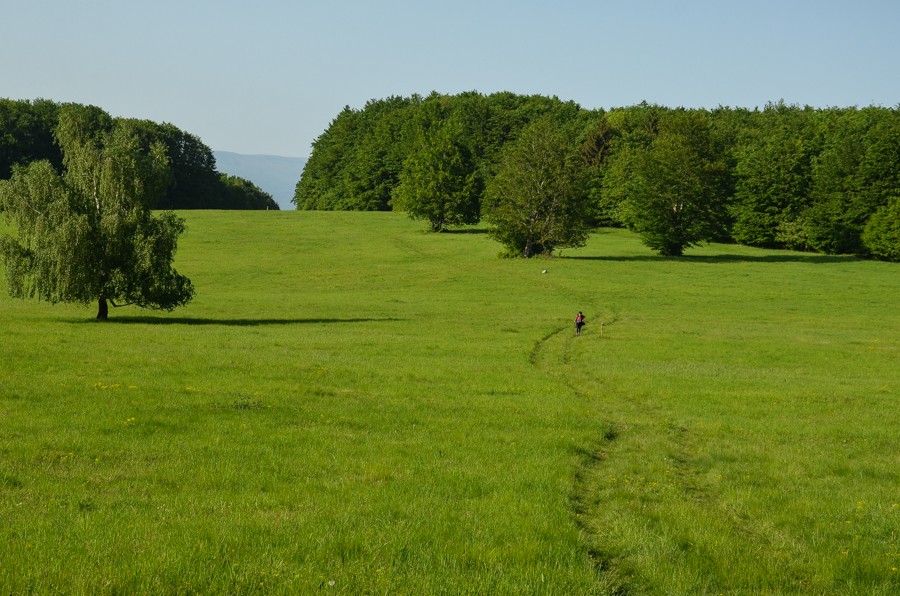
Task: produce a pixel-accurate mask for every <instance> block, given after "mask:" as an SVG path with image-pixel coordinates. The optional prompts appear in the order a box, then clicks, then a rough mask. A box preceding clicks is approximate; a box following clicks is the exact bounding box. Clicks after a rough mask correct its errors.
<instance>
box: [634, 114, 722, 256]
mask: <svg viewBox="0 0 900 596" xmlns="http://www.w3.org/2000/svg"><path fill="white" fill-rule="evenodd" d="M631 162H632V173H633V176H632V177H631V178H630V180H629V181H628V182H627V190H626V193H627V195H626V198H625V200H624V201H623V203H622V205H621V214H622V215H621V216H622V220H623V221H624V222H625V223H626V224H627V225H628V227H629V228H630V229H632V230H634V231H636V232H638V233H639V234H640V235H641V238H642V240H643V241H644V244H646V245H647V246H649V247H650V248H651V249H653V250H655V251H657V252H658V253H659V254H661V255H664V256H681V254H683V252H684V249H685V248H687V247H690V246H694V245H696V244H698V243H700V242H702V241H705V240H710V239H712V238H715V237H718V236H720V235H721V231H722V227H723V224H724V220H725V197H724V196H723V189H724V188H725V186H726V184H725V182H726V177H727V167H726V165H725V164H724V163H723V162H722V160H721V156H719V155H717V154H716V153H715V151H713V147H712V145H711V137H710V134H709V128H708V122H707V117H706V114H705V113H704V112H698V111H694V112H686V111H676V112H672V113H670V114H667V115H665V116H664V117H663V118H662V119H661V120H660V122H659V135H658V136H657V137H656V138H655V139H654V140H653V141H652V143H651V144H650V146H649V148H647V149H643V150H635V151H633V152H632V155H631Z"/></svg>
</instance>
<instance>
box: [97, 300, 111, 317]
mask: <svg viewBox="0 0 900 596" xmlns="http://www.w3.org/2000/svg"><path fill="white" fill-rule="evenodd" d="M97 307H98V308H97V320H98V321H105V320H106V319H107V318H109V305H108V304H107V303H106V298H100V299H99V300H98V301H97Z"/></svg>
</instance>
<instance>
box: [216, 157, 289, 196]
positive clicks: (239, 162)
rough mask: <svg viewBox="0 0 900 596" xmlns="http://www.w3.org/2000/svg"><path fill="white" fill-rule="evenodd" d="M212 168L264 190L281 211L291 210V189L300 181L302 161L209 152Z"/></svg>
mask: <svg viewBox="0 0 900 596" xmlns="http://www.w3.org/2000/svg"><path fill="white" fill-rule="evenodd" d="M213 156H215V158H216V169H217V170H218V171H219V172H222V173H223V174H230V175H232V176H240V177H241V178H245V179H247V180H249V181H250V182H252V183H253V184H255V185H256V186H258V187H260V188H261V189H262V190H264V191H266V192H267V193H269V194H270V195H272V198H273V199H275V202H276V203H278V206H279V207H281V208H282V209H293V208H294V205H293V203H291V199H293V198H294V187H296V186H297V182H298V181H299V180H300V174H301V173H302V172H303V166H305V165H306V159H305V158H303V157H282V156H280V155H244V154H241V153H232V152H230V151H213Z"/></svg>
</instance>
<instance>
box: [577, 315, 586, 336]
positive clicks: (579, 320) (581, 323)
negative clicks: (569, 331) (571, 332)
mask: <svg viewBox="0 0 900 596" xmlns="http://www.w3.org/2000/svg"><path fill="white" fill-rule="evenodd" d="M582 327H584V314H583V313H582V312H581V311H580V310H579V311H578V314H577V315H575V335H581V328H582Z"/></svg>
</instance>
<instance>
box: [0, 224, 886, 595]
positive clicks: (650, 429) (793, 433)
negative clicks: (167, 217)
mask: <svg viewBox="0 0 900 596" xmlns="http://www.w3.org/2000/svg"><path fill="white" fill-rule="evenodd" d="M182 215H183V216H184V217H185V218H186V219H187V224H188V230H187V232H186V233H185V234H184V236H183V237H182V238H181V241H180V244H179V252H178V255H177V261H176V267H177V268H178V270H179V272H181V273H183V274H185V275H187V276H188V277H190V278H191V280H192V281H193V283H194V285H195V287H196V288H197V296H196V298H195V300H194V301H193V302H192V303H191V304H190V305H188V306H187V307H185V308H182V309H179V310H176V311H174V312H172V313H156V312H149V311H142V310H140V309H136V308H131V307H126V308H120V309H111V312H110V320H109V322H107V323H96V322H94V321H93V317H94V315H95V314H96V306H95V305H89V306H80V305H49V304H45V303H40V302H36V301H20V300H12V299H10V298H9V297H8V296H7V295H6V288H5V285H0V329H2V343H0V593H3V594H7V593H10V594H19V593H42V594H43V593H84V594H88V593H89V594H112V593H235V594H247V593H286V594H287V593H311V592H320V591H321V592H323V593H334V594H359V593H378V594H382V593H383V594H401V593H404V594H432V593H446V594H457V593H479V594H490V593H515V594H520V593H538V594H613V593H619V594H624V593H629V594H645V593H646V594H704V593H708V594H717V593H732V594H785V593H796V594H808V593H814V594H897V593H898V592H900V571H898V568H900V407H898V399H900V267H898V265H896V264H888V263H881V262H875V261H865V260H859V259H855V258H849V257H827V256H821V255H811V254H802V253H791V252H780V251H765V250H759V249H751V248H746V247H741V246H726V245H709V246H705V247H702V248H696V249H692V250H689V251H688V253H687V256H686V257H684V258H680V259H667V258H662V257H656V256H653V255H652V254H651V253H650V251H649V250H647V249H646V248H645V247H643V246H642V245H641V243H640V241H639V240H638V238H637V237H636V236H634V235H633V234H630V233H628V232H626V231H622V230H604V231H600V232H598V233H596V234H594V235H593V236H592V238H591V239H590V241H589V243H588V245H587V246H586V247H584V248H582V249H578V250H564V251H562V253H561V255H560V256H558V257H556V258H552V259H533V260H528V261H525V260H515V259H512V260H509V259H500V258H497V255H498V253H499V252H500V249H501V248H500V246H499V245H498V244H496V243H495V242H493V241H492V240H490V238H489V237H488V236H487V235H486V234H484V229H483V228H477V227H476V228H472V229H467V230H464V231H462V232H456V233H444V234H430V233H425V232H424V231H423V229H424V225H423V224H422V223H420V222H411V221H409V220H407V219H406V218H405V216H404V215H403V214H396V213H343V212H328V213H320V212H294V211H289V212H185V213H183V214H182ZM544 270H546V272H545V273H544V272H543V271H544ZM0 284H5V281H0ZM578 310H583V311H584V313H585V315H586V317H587V323H588V324H587V326H586V328H585V332H584V335H582V336H581V337H575V336H574V333H573V328H572V319H573V318H574V316H575V313H576V312H577V311H578ZM601 323H602V326H601ZM601 330H602V332H601Z"/></svg>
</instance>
